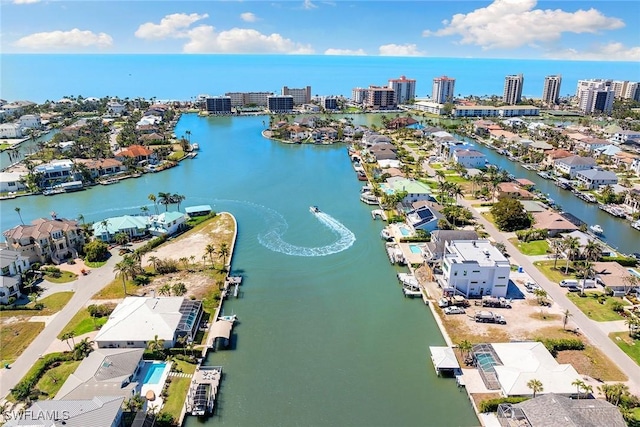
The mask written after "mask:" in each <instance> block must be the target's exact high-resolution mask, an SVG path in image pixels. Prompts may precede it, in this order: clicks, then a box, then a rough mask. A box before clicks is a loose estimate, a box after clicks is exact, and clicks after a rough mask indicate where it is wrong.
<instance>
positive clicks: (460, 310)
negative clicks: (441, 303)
mask: <svg viewBox="0 0 640 427" xmlns="http://www.w3.org/2000/svg"><path fill="white" fill-rule="evenodd" d="M442 311H444V314H464V313H465V311H464V308H462V307H458V306H457V305H452V306H450V307H445V308H444V309H443V310H442Z"/></svg>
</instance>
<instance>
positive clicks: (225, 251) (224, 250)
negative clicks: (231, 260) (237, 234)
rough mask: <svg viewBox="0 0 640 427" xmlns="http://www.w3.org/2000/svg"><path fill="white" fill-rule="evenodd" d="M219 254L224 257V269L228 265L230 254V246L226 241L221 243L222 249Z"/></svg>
mask: <svg viewBox="0 0 640 427" xmlns="http://www.w3.org/2000/svg"><path fill="white" fill-rule="evenodd" d="M218 255H220V256H221V257H222V269H223V270H224V269H225V268H226V266H227V256H228V255H229V247H228V246H227V244H226V243H221V244H220V250H218Z"/></svg>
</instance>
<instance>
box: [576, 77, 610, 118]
mask: <svg viewBox="0 0 640 427" xmlns="http://www.w3.org/2000/svg"><path fill="white" fill-rule="evenodd" d="M615 93H616V92H615V90H614V89H613V82H612V81H611V80H603V79H591V80H578V89H577V90H576V98H577V99H578V108H580V111H582V112H583V113H586V114H589V113H610V112H611V110H613V100H614V98H615Z"/></svg>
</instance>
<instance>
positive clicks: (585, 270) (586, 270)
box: [577, 261, 595, 295]
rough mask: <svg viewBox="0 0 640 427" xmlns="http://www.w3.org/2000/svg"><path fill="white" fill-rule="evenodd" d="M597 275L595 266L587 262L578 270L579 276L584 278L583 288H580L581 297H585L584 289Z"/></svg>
mask: <svg viewBox="0 0 640 427" xmlns="http://www.w3.org/2000/svg"><path fill="white" fill-rule="evenodd" d="M594 274H595V270H594V268H593V264H592V263H590V262H589V261H586V262H585V263H584V264H583V265H582V266H581V267H579V268H578V271H577V275H578V276H582V287H581V288H580V295H584V288H585V286H586V285H587V279H588V278H589V277H591V276H593V275H594Z"/></svg>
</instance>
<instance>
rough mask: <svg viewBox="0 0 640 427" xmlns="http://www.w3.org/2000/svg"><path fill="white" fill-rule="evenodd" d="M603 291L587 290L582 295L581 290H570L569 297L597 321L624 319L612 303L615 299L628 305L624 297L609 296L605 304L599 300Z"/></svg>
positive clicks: (589, 316)
mask: <svg viewBox="0 0 640 427" xmlns="http://www.w3.org/2000/svg"><path fill="white" fill-rule="evenodd" d="M600 295H602V292H585V296H584V297H581V296H580V293H579V292H569V293H568V294H567V297H568V298H569V299H570V300H571V302H573V303H574V304H575V305H576V307H578V308H579V309H580V310H581V311H582V312H583V313H584V314H586V315H587V317H588V318H589V319H591V320H595V321H596V322H608V321H611V320H622V319H623V317H622V316H620V315H619V314H618V313H616V312H615V311H613V309H612V303H613V302H614V301H619V302H622V303H623V304H624V305H628V303H626V302H625V301H624V300H623V299H622V298H617V297H607V299H606V301H605V303H604V304H600V302H598V296H600Z"/></svg>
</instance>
